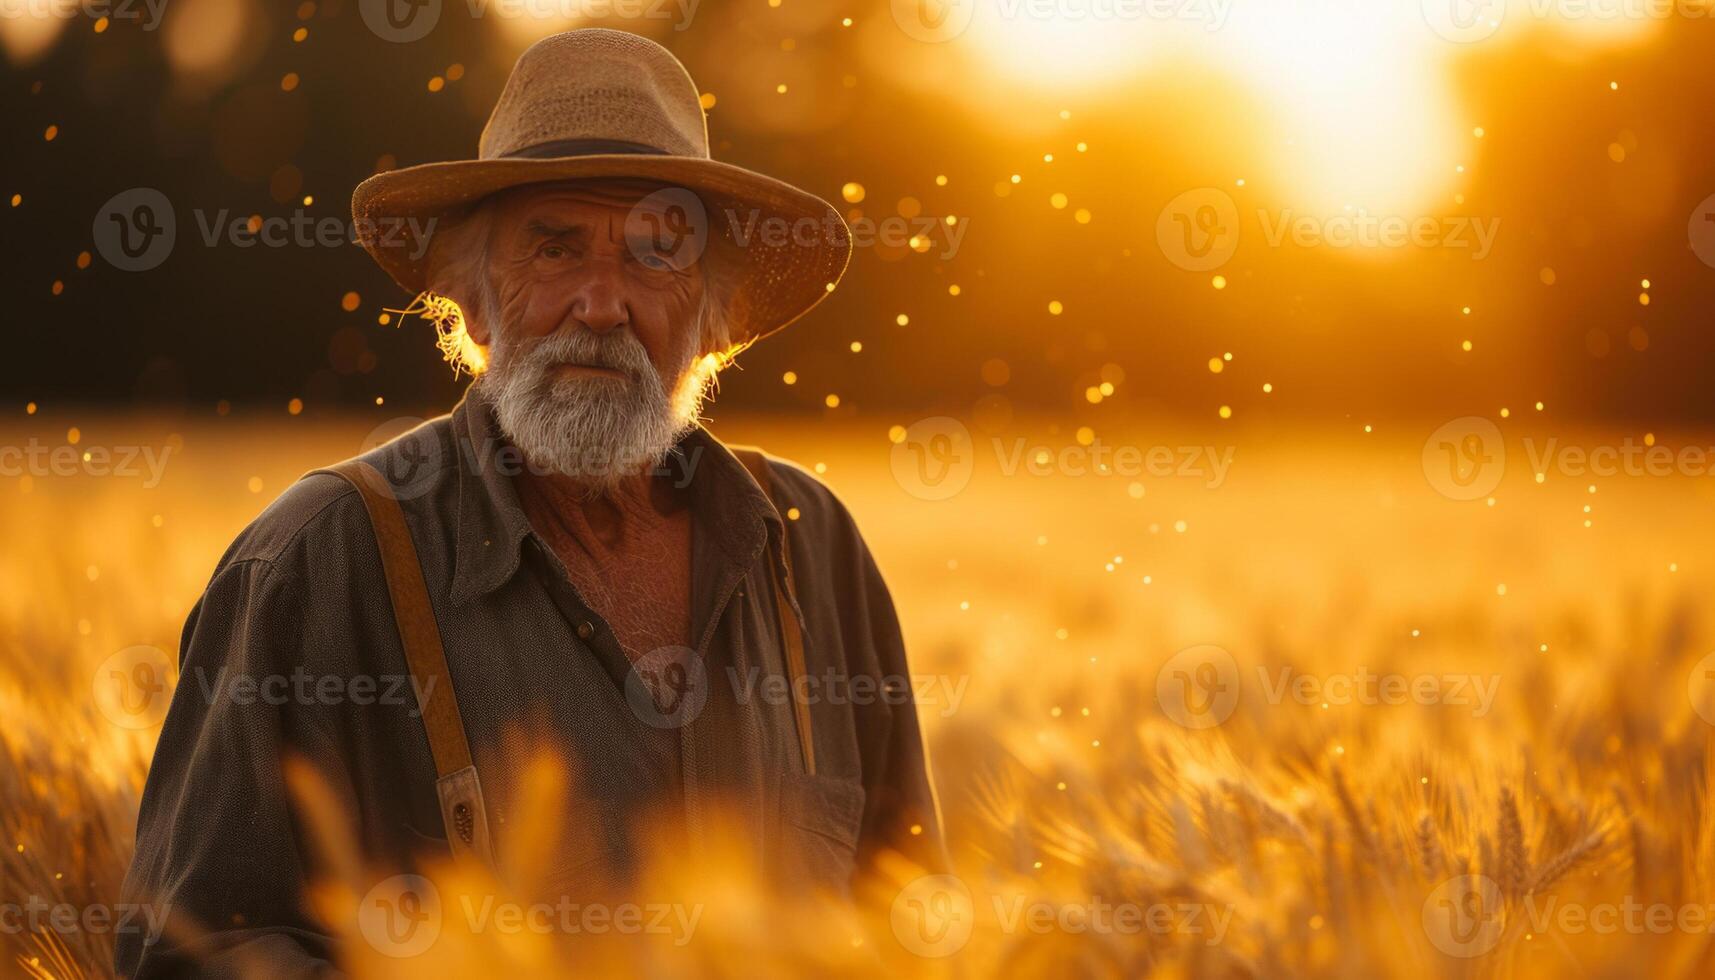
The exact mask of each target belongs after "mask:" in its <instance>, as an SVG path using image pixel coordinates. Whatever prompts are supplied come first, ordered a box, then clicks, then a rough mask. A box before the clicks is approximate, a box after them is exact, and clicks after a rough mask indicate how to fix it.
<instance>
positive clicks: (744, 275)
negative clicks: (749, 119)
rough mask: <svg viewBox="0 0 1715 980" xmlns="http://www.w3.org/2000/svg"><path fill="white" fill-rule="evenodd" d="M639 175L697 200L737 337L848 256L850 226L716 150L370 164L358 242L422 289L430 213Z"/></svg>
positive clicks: (839, 270)
mask: <svg viewBox="0 0 1715 980" xmlns="http://www.w3.org/2000/svg"><path fill="white" fill-rule="evenodd" d="M603 177H608V178H616V179H625V178H629V179H641V180H653V181H658V182H660V183H662V184H664V185H667V186H670V187H682V188H685V189H686V190H689V191H691V192H693V193H695V194H696V195H697V197H698V198H699V199H700V200H701V202H702V204H703V206H704V208H705V209H706V210H707V217H708V219H709V220H708V222H707V227H708V229H709V232H708V233H709V235H710V237H711V242H710V244H712V240H713V238H714V237H715V236H718V237H719V239H720V240H721V241H722V242H724V244H725V248H724V249H723V253H724V254H723V261H722V263H721V268H722V275H723V279H724V282H723V286H724V288H723V290H722V291H723V293H724V294H725V299H726V303H727V310H726V313H727V317H728V320H729V322H730V323H731V325H732V328H733V341H734V342H735V343H738V344H748V343H751V342H753V341H755V340H758V339H760V338H762V337H766V336H768V335H769V334H771V333H774V332H775V331H777V330H780V329H781V328H783V327H785V326H787V325H788V324H790V323H792V322H793V321H795V320H797V319H798V318H800V317H802V316H803V315H804V314H805V313H808V312H809V311H810V309H811V308H812V307H814V306H815V305H816V304H817V303H819V302H821V301H822V299H823V298H824V297H826V296H827V295H828V293H830V292H832V291H833V287H834V285H835V284H836V283H838V282H839V280H840V277H841V276H842V275H843V274H844V273H845V269H846V265H847V263H848V262H850V260H851V252H852V244H851V230H850V229H849V228H847V227H846V223H845V219H844V218H842V217H841V216H840V213H839V212H838V211H836V210H835V209H834V207H833V206H832V205H830V204H829V203H828V202H826V201H824V200H822V199H821V198H819V197H817V196H816V195H814V194H811V193H809V192H808V191H804V190H800V189H798V188H796V187H793V186H792V185H790V184H787V183H785V182H783V181H779V180H775V179H774V178H772V177H768V176H764V175H763V174H759V173H756V172H755V171H751V170H746V169H745V168H743V167H738V166H734V165H732V164H729V163H722V162H721V161H718V160H709V159H701V158H697V157H685V156H657V155H647V154H621V153H613V154H598V155H592V156H575V157H554V158H547V159H510V158H507V159H495V160H456V161H448V162H444V163H425V164H420V165H418V166H415V167H406V168H404V169H401V170H389V171H386V172H384V173H379V174H376V175H375V176H373V177H370V178H369V179H368V180H365V181H364V182H363V183H361V184H359V185H358V186H357V189H356V190H355V191H354V192H353V193H352V197H351V213H352V218H353V219H354V222H355V228H356V231H357V237H358V241H359V242H360V243H361V244H362V245H363V247H364V249H366V250H367V251H368V252H369V254H370V256H371V257H373V258H374V259H375V261H376V262H377V263H378V264H380V266H381V267H382V268H383V269H385V270H387V273H388V274H389V275H390V276H392V277H393V281H394V282H396V283H398V284H399V285H400V286H402V287H403V288H404V289H405V290H406V291H408V292H410V293H413V294H415V293H420V292H422V291H424V290H425V289H427V288H428V275H427V274H428V269H427V262H428V256H429V240H428V239H430V238H432V237H433V234H434V228H435V224H434V222H438V220H439V219H440V218H442V217H444V216H446V215H448V214H450V213H452V212H454V211H456V210H457V209H459V208H461V207H464V206H466V205H469V204H474V203H475V202H477V201H480V200H481V199H483V198H484V197H487V196H488V195H490V194H494V193H496V192H499V191H503V190H507V189H509V188H513V187H521V186H524V185H527V184H538V183H544V182H549V181H561V180H583V179H592V178H603Z"/></svg>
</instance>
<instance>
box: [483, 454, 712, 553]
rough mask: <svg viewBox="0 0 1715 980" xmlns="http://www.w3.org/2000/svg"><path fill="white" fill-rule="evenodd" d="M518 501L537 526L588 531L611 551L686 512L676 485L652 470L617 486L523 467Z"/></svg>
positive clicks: (634, 475) (619, 481)
mask: <svg viewBox="0 0 1715 980" xmlns="http://www.w3.org/2000/svg"><path fill="white" fill-rule="evenodd" d="M517 484H518V490H519V497H520V500H521V502H522V503H523V504H524V507H525V510H526V512H527V513H529V514H530V516H531V518H532V519H533V520H540V521H551V522H553V523H555V524H557V525H559V526H560V527H561V528H562V529H564V530H567V531H571V532H574V533H576V532H579V531H587V533H589V534H592V535H593V536H594V537H595V538H597V539H598V540H600V541H601V542H602V543H603V544H605V545H607V546H608V547H617V546H620V545H622V544H623V543H624V542H625V540H626V539H627V538H629V537H631V536H632V535H633V533H634V532H635V531H637V530H638V529H640V528H646V527H651V526H654V525H656V524H658V523H659V522H660V521H661V520H662V518H664V517H667V516H670V515H671V514H673V513H675V512H676V511H678V510H680V509H682V508H683V503H682V502H681V500H680V499H679V494H678V492H677V491H675V490H674V488H673V484H672V481H670V480H666V479H662V478H660V477H658V476H657V475H656V474H655V471H654V468H653V467H645V468H643V469H640V470H639V471H638V472H636V473H633V474H629V475H627V476H624V477H621V478H620V479H619V480H617V481H613V480H600V481H595V480H590V479H588V478H585V477H576V476H568V475H566V474H563V473H554V472H547V471H544V470H542V469H540V468H538V467H525V468H524V471H523V472H522V473H520V474H519V475H518V477H517Z"/></svg>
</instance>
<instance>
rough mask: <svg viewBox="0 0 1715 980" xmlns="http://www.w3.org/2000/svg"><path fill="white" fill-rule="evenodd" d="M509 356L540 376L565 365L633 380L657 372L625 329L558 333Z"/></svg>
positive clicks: (520, 365) (564, 331) (649, 376)
mask: <svg viewBox="0 0 1715 980" xmlns="http://www.w3.org/2000/svg"><path fill="white" fill-rule="evenodd" d="M509 353H511V355H512V357H513V358H515V359H516V360H517V362H518V366H519V367H523V368H526V369H527V370H529V371H530V373H532V374H536V375H538V376H541V375H545V374H546V373H547V372H548V371H549V370H550V369H552V368H555V367H559V366H560V365H564V364H577V365H583V366H587V367H600V368H609V369H612V370H615V371H619V372H622V373H624V374H626V375H629V376H630V377H631V379H632V380H633V381H641V380H644V379H647V378H652V377H654V376H655V373H656V372H655V365H654V363H653V362H651V361H650V360H649V353H648V352H647V351H645V350H644V349H643V344H642V343H640V342H639V341H638V340H637V338H636V337H635V336H633V335H632V334H631V333H630V332H629V331H626V330H610V331H607V332H606V333H596V332H595V331H592V330H588V329H585V328H582V327H578V328H575V329H571V330H557V331H555V332H553V333H551V334H548V335H546V336H544V337H541V338H537V339H535V340H532V341H530V342H528V343H527V344H521V345H517V350H515V351H511V352H509Z"/></svg>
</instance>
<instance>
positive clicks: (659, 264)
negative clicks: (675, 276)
mask: <svg viewBox="0 0 1715 980" xmlns="http://www.w3.org/2000/svg"><path fill="white" fill-rule="evenodd" d="M637 261H638V262H641V263H642V264H643V267H644V268H646V269H654V270H656V271H658V272H668V271H671V270H672V269H673V263H672V262H671V261H670V260H668V258H667V256H665V255H661V254H659V253H657V252H644V253H643V254H642V255H639V256H638V257H637Z"/></svg>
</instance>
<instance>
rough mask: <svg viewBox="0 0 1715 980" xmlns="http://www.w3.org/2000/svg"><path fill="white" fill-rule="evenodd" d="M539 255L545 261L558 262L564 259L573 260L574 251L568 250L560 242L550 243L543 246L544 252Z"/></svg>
mask: <svg viewBox="0 0 1715 980" xmlns="http://www.w3.org/2000/svg"><path fill="white" fill-rule="evenodd" d="M538 254H540V255H541V256H542V257H543V258H545V259H549V260H552V261H554V262H558V261H560V260H562V259H569V258H571V257H572V250H571V249H569V248H567V247H566V246H564V245H561V244H560V243H559V242H549V243H548V244H546V245H543V246H542V250H541V252H539V253H538Z"/></svg>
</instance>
